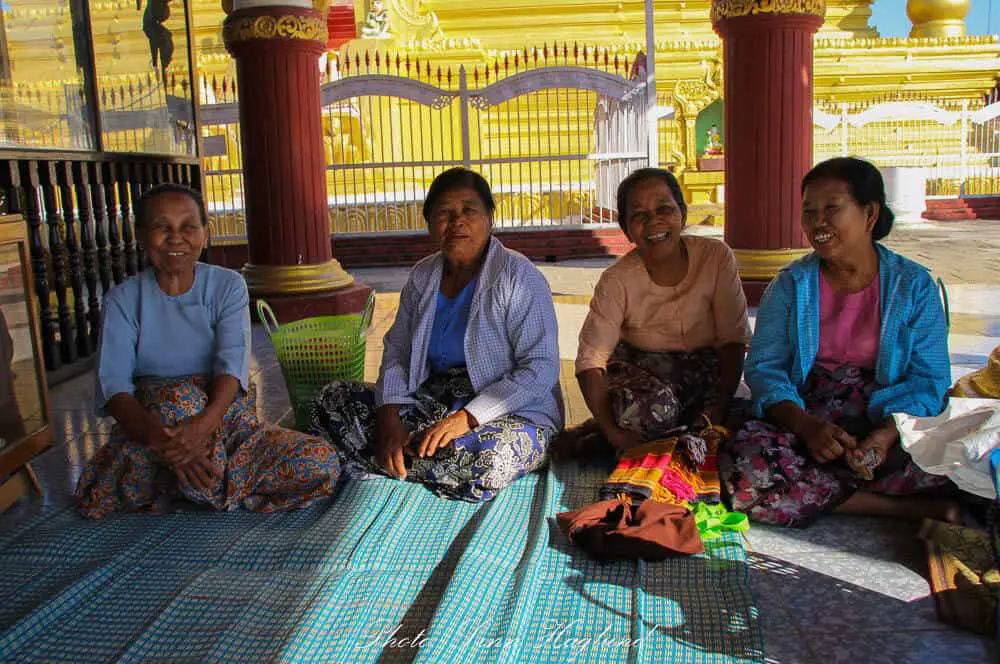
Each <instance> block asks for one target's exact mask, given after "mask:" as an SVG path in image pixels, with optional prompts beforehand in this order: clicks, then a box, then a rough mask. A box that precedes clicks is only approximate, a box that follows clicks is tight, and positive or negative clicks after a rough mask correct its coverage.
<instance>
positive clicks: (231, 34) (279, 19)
mask: <svg viewBox="0 0 1000 664" xmlns="http://www.w3.org/2000/svg"><path fill="white" fill-rule="evenodd" d="M222 38H223V41H224V43H226V44H232V43H235V42H244V41H250V40H252V39H289V40H303V41H322V42H325V41H326V22H325V21H324V20H323V19H322V17H319V16H302V15H299V14H285V15H284V16H239V17H235V18H234V17H232V16H230V17H229V18H228V19H226V22H225V24H224V25H223V28H222Z"/></svg>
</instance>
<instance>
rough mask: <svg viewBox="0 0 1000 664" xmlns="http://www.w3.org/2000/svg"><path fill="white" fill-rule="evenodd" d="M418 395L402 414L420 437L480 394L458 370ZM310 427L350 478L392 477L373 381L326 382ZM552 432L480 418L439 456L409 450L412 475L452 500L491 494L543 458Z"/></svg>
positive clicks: (517, 420)
mask: <svg viewBox="0 0 1000 664" xmlns="http://www.w3.org/2000/svg"><path fill="white" fill-rule="evenodd" d="M414 396H415V398H416V403H415V404H413V405H411V406H404V407H403V408H401V409H400V417H401V419H402V421H403V427H404V428H405V429H406V431H408V432H410V433H413V434H416V435H415V436H414V440H419V433H420V432H421V431H424V430H425V429H427V428H429V427H430V426H432V425H434V424H436V423H437V422H440V421H441V420H443V419H444V418H445V417H447V416H448V415H450V414H451V413H454V412H456V411H458V410H461V409H462V408H464V407H465V405H466V404H467V403H469V402H470V401H471V400H472V398H473V397H474V396H475V394H474V392H473V390H472V382H471V381H470V380H469V375H468V373H466V371H465V369H462V368H459V369H452V370H450V371H448V372H446V373H443V374H440V375H437V376H432V377H431V378H430V379H428V380H427V382H426V383H424V384H423V385H422V386H421V387H420V389H419V390H417V393H416V394H415V395H414ZM310 431H312V432H314V433H316V434H317V435H322V436H324V437H326V438H328V439H329V440H331V441H332V442H333V444H334V445H335V446H336V447H337V450H338V451H339V452H340V455H341V457H342V459H343V462H344V464H345V472H346V473H347V474H348V476H349V477H363V476H365V475H370V474H377V475H382V476H386V477H388V476H389V473H388V472H387V471H386V469H385V468H383V467H382V465H381V463H380V461H379V460H378V458H377V456H376V451H375V444H374V441H375V435H376V418H375V391H374V389H373V388H372V387H371V386H370V385H366V384H364V383H358V382H353V381H335V382H333V383H330V384H329V385H327V386H326V387H324V388H323V390H322V391H321V392H320V393H319V395H318V396H317V397H316V399H315V401H314V402H313V404H312V407H311V409H310ZM553 433H554V432H553V431H550V430H548V429H546V428H542V427H538V426H535V425H534V424H532V423H531V422H528V421H527V420H525V419H524V418H521V417H518V416H516V415H507V416H505V417H501V418H499V419H496V420H493V421H491V422H485V423H483V424H480V425H479V426H478V427H476V428H475V429H473V430H472V431H470V432H468V433H467V434H465V435H463V436H460V437H459V438H457V439H456V440H455V441H453V442H452V444H450V445H448V446H447V447H444V448H442V449H441V450H439V451H438V452H437V454H435V455H434V456H433V457H429V458H423V459H422V458H418V457H413V456H411V455H409V454H405V453H404V458H405V464H406V472H407V475H406V479H407V480H408V481H412V482H419V483H421V484H423V485H425V486H426V487H427V488H428V489H430V490H431V491H433V492H434V493H435V494H437V495H439V496H444V497H447V498H457V499H460V500H467V501H470V502H478V501H484V500H491V499H493V498H494V497H496V495H497V492H499V491H500V490H501V489H503V488H505V487H507V486H508V485H510V483H511V482H513V481H514V480H516V479H518V478H519V477H522V476H523V475H525V474H526V473H530V472H532V471H534V470H537V469H538V468H541V467H542V466H543V465H544V464H545V461H546V460H547V456H546V453H547V451H548V442H549V440H551V438H552V434H553Z"/></svg>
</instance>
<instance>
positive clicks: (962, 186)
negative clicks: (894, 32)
mask: <svg viewBox="0 0 1000 664" xmlns="http://www.w3.org/2000/svg"><path fill="white" fill-rule="evenodd" d="M813 121H814V123H815V128H814V134H813V138H814V157H815V160H816V161H821V160H823V159H827V158H830V157H834V156H839V155H844V156H847V155H856V156H860V157H864V158H866V159H869V160H871V161H872V162H873V163H875V164H876V165H878V166H880V167H888V166H911V167H921V168H924V169H926V175H927V194H928V195H929V196H958V195H965V196H975V195H997V194H1000V141H998V133H1000V96H998V93H997V91H996V90H994V91H993V92H992V93H991V94H990V95H989V96H988V97H985V98H984V99H982V100H976V101H971V102H970V101H969V100H938V99H933V98H930V97H926V96H921V95H906V94H891V95H885V96H883V97H880V98H877V99H872V100H866V101H863V102H843V103H829V102H825V103H819V104H817V105H816V107H815V109H814V113H813Z"/></svg>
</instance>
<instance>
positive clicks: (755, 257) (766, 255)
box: [733, 248, 812, 281]
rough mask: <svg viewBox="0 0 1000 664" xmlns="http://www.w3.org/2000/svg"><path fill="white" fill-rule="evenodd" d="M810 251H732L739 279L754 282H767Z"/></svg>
mask: <svg viewBox="0 0 1000 664" xmlns="http://www.w3.org/2000/svg"><path fill="white" fill-rule="evenodd" d="M810 251H812V249H809V248H805V249H733V255H734V256H735V257H736V267H737V268H738V270H739V273H740V277H741V278H743V279H747V280H754V281H769V280H771V279H773V278H774V277H776V276H777V275H778V272H780V271H781V268H783V267H785V266H786V265H788V264H789V263H791V262H792V261H794V260H798V259H799V258H802V257H803V256H805V255H806V254H808V253H809V252H810Z"/></svg>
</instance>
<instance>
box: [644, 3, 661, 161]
mask: <svg viewBox="0 0 1000 664" xmlns="http://www.w3.org/2000/svg"><path fill="white" fill-rule="evenodd" d="M656 105H657V99H656V25H655V22H654V20H653V0H646V123H647V129H646V146H647V147H646V153H647V155H648V156H647V158H646V161H647V165H649V166H652V167H653V168H658V167H659V165H660V142H659V130H660V127H659V122H657V120H656V119H655V118H652V116H653V115H654V113H652V110H653V109H654V108H655V107H656ZM651 118H652V119H651Z"/></svg>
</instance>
